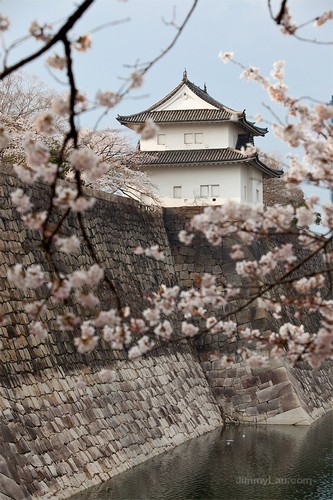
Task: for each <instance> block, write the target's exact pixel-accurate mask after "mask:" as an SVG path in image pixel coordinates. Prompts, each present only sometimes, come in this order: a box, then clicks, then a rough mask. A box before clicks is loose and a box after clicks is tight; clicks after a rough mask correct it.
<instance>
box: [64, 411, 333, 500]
mask: <svg viewBox="0 0 333 500" xmlns="http://www.w3.org/2000/svg"><path fill="white" fill-rule="evenodd" d="M332 415H333V414H332V413H331V414H328V415H326V416H324V417H322V418H321V419H320V420H318V421H317V422H315V423H314V424H313V425H312V426H311V427H292V426H267V427H265V426H260V427H254V426H244V427H238V428H235V427H230V428H226V429H225V430H223V431H221V430H220V429H217V430H215V431H213V432H210V433H209V434H206V435H204V436H201V437H199V438H196V439H194V440H192V441H190V442H188V443H185V444H183V445H181V446H179V447H178V448H176V449H175V450H172V451H170V452H168V453H165V454H163V455H161V456H159V457H155V458H153V459H151V460H149V461H147V462H145V463H143V464H141V465H138V466H137V467H135V468H133V469H131V470H129V471H127V472H124V473H123V474H120V475H119V476H117V477H115V478H114V479H112V480H111V481H109V482H107V483H105V484H103V485H102V486H100V487H97V488H92V489H90V490H87V491H85V492H84V493H83V494H81V495H75V497H72V499H73V500H74V499H77V500H78V499H82V500H83V499H85V500H88V499H90V500H109V499H110V500H137V499H142V500H190V499H191V500H192V499H193V500H194V499H201V500H208V499H216V500H217V499H218V500H220V499H221V500H222V499H226V500H261V499H262V500H300V499H302V500H331V499H333V488H332Z"/></svg>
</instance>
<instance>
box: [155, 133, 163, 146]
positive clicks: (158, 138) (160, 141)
mask: <svg viewBox="0 0 333 500" xmlns="http://www.w3.org/2000/svg"><path fill="white" fill-rule="evenodd" d="M157 144H159V145H160V146H165V134H157Z"/></svg>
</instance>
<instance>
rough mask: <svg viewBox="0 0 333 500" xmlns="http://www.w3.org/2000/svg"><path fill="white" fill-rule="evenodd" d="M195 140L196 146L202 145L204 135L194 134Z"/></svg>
mask: <svg viewBox="0 0 333 500" xmlns="http://www.w3.org/2000/svg"><path fill="white" fill-rule="evenodd" d="M194 140H195V143H196V144H202V142H203V138H202V134H194Z"/></svg>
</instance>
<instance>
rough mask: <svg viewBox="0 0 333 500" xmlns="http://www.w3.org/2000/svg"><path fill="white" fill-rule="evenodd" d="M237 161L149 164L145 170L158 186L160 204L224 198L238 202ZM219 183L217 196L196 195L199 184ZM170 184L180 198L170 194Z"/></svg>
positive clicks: (219, 201) (202, 202) (203, 202)
mask: <svg viewBox="0 0 333 500" xmlns="http://www.w3.org/2000/svg"><path fill="white" fill-rule="evenodd" d="M241 171H242V166H241V165H240V164H236V163H233V164H227V165H216V166H215V165H212V166H202V165H201V166H199V165H198V166H183V167H182V166H179V165H178V166H174V167H151V168H149V169H147V170H146V172H147V173H148V175H150V177H151V178H152V181H153V183H154V184H156V185H157V186H158V189H159V192H158V195H159V196H160V198H161V203H162V205H163V206H166V207H177V206H186V205H222V204H223V203H225V201H226V200H229V199H232V200H235V201H241V190H240V186H241ZM217 184H218V185H219V196H209V197H207V198H206V197H203V198H202V197H200V185H208V186H211V185H217ZM174 186H181V197H180V198H174V197H173V188H174Z"/></svg>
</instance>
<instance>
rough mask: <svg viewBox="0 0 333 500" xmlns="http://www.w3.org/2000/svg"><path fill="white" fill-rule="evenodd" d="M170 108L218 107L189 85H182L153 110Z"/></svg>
mask: <svg viewBox="0 0 333 500" xmlns="http://www.w3.org/2000/svg"><path fill="white" fill-rule="evenodd" d="M172 109H218V108H216V107H215V106H213V105H212V104H209V103H208V102H206V101H204V100H203V99H201V98H200V97H198V96H197V95H196V94H195V93H194V92H192V90H190V89H189V87H188V86H187V85H186V84H185V83H184V85H183V86H182V87H181V88H180V89H179V90H178V92H176V94H175V95H174V96H172V97H171V98H170V99H169V100H168V101H167V102H165V103H163V104H161V105H160V106H158V107H156V108H155V109H154V111H164V110H172Z"/></svg>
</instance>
